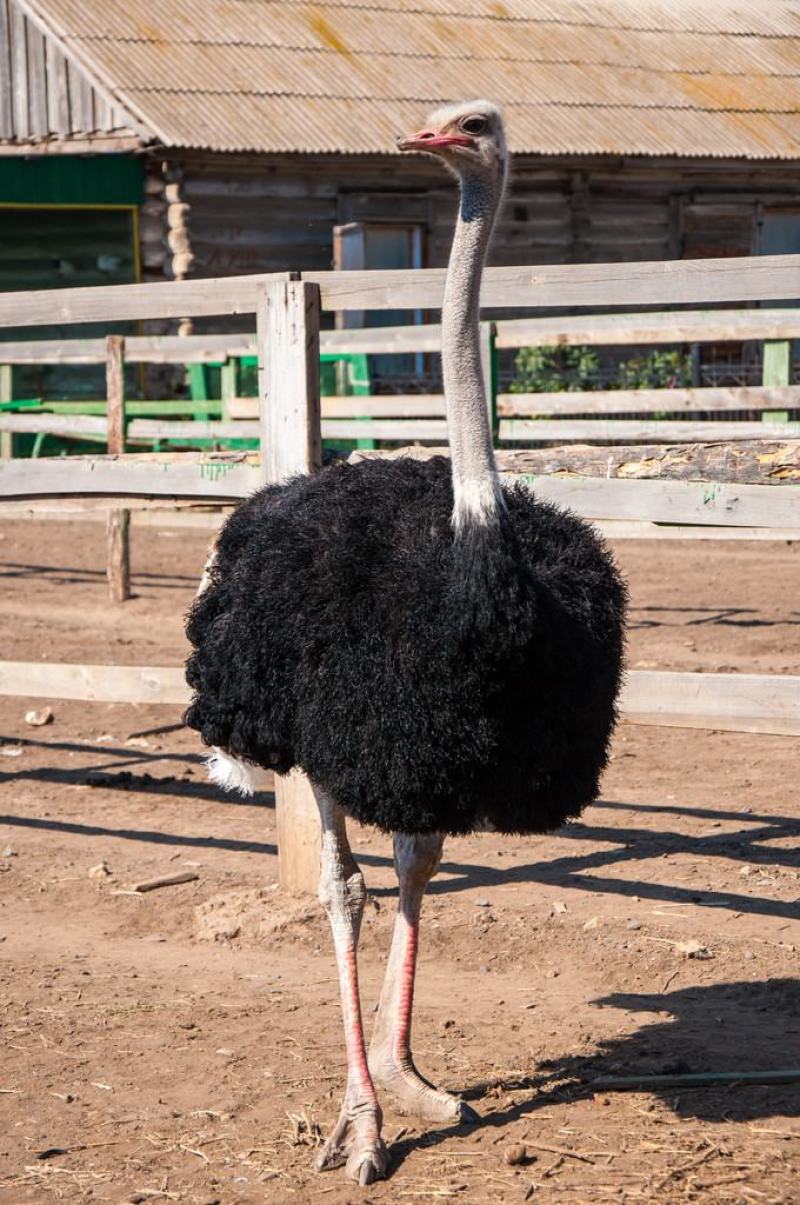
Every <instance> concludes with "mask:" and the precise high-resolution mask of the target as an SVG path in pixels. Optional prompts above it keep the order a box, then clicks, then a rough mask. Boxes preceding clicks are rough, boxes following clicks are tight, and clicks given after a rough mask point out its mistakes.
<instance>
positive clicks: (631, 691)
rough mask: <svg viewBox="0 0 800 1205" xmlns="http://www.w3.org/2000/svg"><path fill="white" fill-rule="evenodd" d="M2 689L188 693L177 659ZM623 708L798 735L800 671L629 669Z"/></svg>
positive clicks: (14, 671)
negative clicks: (778, 673) (795, 674)
mask: <svg viewBox="0 0 800 1205" xmlns="http://www.w3.org/2000/svg"><path fill="white" fill-rule="evenodd" d="M0 695H20V696H23V697H25V698H60V699H80V700H82V701H85V702H99V703H166V704H173V705H178V706H185V705H186V704H187V703H188V702H189V699H190V697H191V692H190V690H189V687H188V686H187V684H186V679H185V677H184V670H183V667H178V666H166V667H160V668H158V667H153V666H134V665H67V664H58V663H53V662H46V663H42V662H30V661H2V662H0ZM620 711H621V714H622V715H623V716H624V718H625V719H627V720H629V721H631V722H632V723H640V724H659V725H666V726H679V727H682V728H687V727H688V728H718V729H722V730H726V729H728V730H733V731H737V732H766V733H770V732H771V733H775V734H778V735H786V736H798V735H800V677H791V676H789V675H786V676H783V677H776V676H774V675H769V674H702V673H676V672H673V671H666V670H659V671H652V670H632V671H630V672H629V673H628V674H627V677H626V682H625V684H624V686H623V689H622V694H621V698H620Z"/></svg>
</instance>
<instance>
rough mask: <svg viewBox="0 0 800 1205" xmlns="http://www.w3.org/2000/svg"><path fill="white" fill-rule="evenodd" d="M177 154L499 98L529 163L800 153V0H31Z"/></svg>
mask: <svg viewBox="0 0 800 1205" xmlns="http://www.w3.org/2000/svg"><path fill="white" fill-rule="evenodd" d="M23 4H24V7H26V8H27V9H29V10H30V11H31V12H33V13H34V14H35V15H36V16H37V17H38V19H39V20H40V21H41V23H42V24H43V25H45V26H46V28H47V29H48V30H49V31H51V32H52V34H53V35H54V36H55V37H56V38H57V39H59V41H60V42H61V43H62V44H63V45H64V46H65V47H66V48H67V50H68V51H69V52H70V53H71V54H72V55H73V56H74V57H75V58H76V59H77V61H78V62H79V63H81V64H82V65H83V66H84V68H85V69H86V70H87V71H88V72H89V73H90V74H92V75H93V76H94V77H95V78H96V79H97V80H98V81H99V82H100V83H101V84H102V85H103V86H104V87H105V89H106V90H107V91H108V92H109V93H110V94H111V95H113V96H114V97H115V98H116V99H117V100H118V102H119V103H120V104H122V105H123V106H125V107H126V108H127V109H129V110H130V111H131V112H132V113H133V114H134V115H136V116H138V117H139V118H140V119H141V121H142V123H143V125H144V126H146V127H147V128H149V129H151V130H152V131H153V134H154V136H155V137H156V138H158V139H159V140H161V141H162V142H164V143H165V144H167V145H170V146H178V147H199V148H204V149H210V150H221V151H222V150H230V151H265V152H287V151H288V152H292V151H305V152H357V153H358V152H364V153H366V152H384V151H390V150H391V149H392V147H393V144H394V136H395V134H397V133H398V132H403V131H405V130H407V129H409V128H411V127H413V126H415V125H417V124H418V123H419V122H420V120H421V119H422V118H423V116H424V113H425V110H426V109H427V108H428V107H429V106H432V105H438V104H440V103H442V102H444V101H449V100H458V99H460V98H463V97H467V96H470V95H483V96H489V97H491V98H492V99H495V100H498V101H499V102H501V103H502V104H503V106H504V109H505V112H506V118H507V125H508V129H509V136H510V142H511V145H512V148H513V149H514V150H515V151H519V152H541V153H545V154H548V153H552V154H558V153H584V154H606V153H611V154H631V155H681V156H683V155H690V156H715V157H719V156H733V157H742V158H753V159H761V158H787V159H794V158H800V0H796V2H795V3H785V2H780V0H739V2H738V3H728V2H727V0H720V2H715V3H706V4H702V3H697V0H662V2H660V3H658V2H656V0H635V2H633V0H605V2H603V0H599V2H597V3H590V2H588V0H317V2H316V3H313V4H309V3H304V2H302V0H159V3H158V5H155V4H153V3H152V0H125V3H124V4H123V3H113V2H112V3H109V0H23Z"/></svg>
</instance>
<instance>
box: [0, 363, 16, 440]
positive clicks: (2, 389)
mask: <svg viewBox="0 0 800 1205" xmlns="http://www.w3.org/2000/svg"><path fill="white" fill-rule="evenodd" d="M13 400H14V366H13V364H0V402H13ZM13 455H14V434H13V432H12V431H0V459H1V460H10V459H11V457H12V456H13Z"/></svg>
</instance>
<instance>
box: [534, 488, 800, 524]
mask: <svg viewBox="0 0 800 1205" xmlns="http://www.w3.org/2000/svg"><path fill="white" fill-rule="evenodd" d="M521 480H523V481H524V483H525V484H526V485H527V486H529V487H530V488H532V489H533V491H534V493H536V494H537V495H538V496H539V497H541V498H548V499H549V500H550V501H551V502H556V503H558V504H559V505H560V506H565V507H568V508H569V509H570V510H574V511H575V512H576V514H579V515H582V516H583V517H584V518H587V519H648V520H650V521H651V522H653V523H687V524H697V523H711V524H713V525H715V526H720V527H721V526H726V525H727V526H733V527H739V526H742V527H796V526H797V525H798V521H800V486H796V485H787V486H782V487H781V488H780V489H776V488H775V487H774V486H764V485H727V484H724V483H721V482H708V483H701V482H693V481H641V480H640V481H620V480H616V481H615V480H603V479H602V478H588V477H585V478H579V477H574V478H570V477H534V476H530V475H524V476H522V477H521Z"/></svg>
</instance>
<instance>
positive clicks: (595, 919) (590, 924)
mask: <svg viewBox="0 0 800 1205" xmlns="http://www.w3.org/2000/svg"><path fill="white" fill-rule="evenodd" d="M599 924H600V917H599V916H590V917H589V919H588V920H587V921H586V923H585V924H584V926H583V927H584V929H586V930H587V931H588V930H589V929H596V928H597V926H598V925H599Z"/></svg>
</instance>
